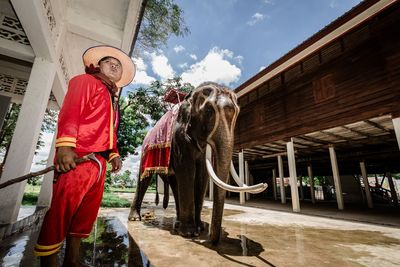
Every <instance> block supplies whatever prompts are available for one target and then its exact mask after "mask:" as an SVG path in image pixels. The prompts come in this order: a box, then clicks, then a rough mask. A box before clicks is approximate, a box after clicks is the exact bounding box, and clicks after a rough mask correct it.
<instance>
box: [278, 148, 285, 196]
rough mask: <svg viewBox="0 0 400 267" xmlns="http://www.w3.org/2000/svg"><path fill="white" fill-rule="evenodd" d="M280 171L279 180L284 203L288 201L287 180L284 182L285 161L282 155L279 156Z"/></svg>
mask: <svg viewBox="0 0 400 267" xmlns="http://www.w3.org/2000/svg"><path fill="white" fill-rule="evenodd" d="M278 172H279V179H280V180H279V181H280V189H281V202H282V204H285V203H286V193H285V182H284V174H283V162H282V156H280V155H279V156H278Z"/></svg>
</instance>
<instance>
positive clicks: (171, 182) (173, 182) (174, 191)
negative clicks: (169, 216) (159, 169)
mask: <svg viewBox="0 0 400 267" xmlns="http://www.w3.org/2000/svg"><path fill="white" fill-rule="evenodd" d="M168 181H169V185H170V186H171V189H172V194H173V195H174V200H175V210H176V221H175V225H174V228H179V225H180V222H179V198H178V184H177V183H176V177H175V175H171V176H169V177H168Z"/></svg>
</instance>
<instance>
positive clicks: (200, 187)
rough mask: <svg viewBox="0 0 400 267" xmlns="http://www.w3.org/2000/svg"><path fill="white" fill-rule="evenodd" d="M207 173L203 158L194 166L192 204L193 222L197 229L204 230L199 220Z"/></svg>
mask: <svg viewBox="0 0 400 267" xmlns="http://www.w3.org/2000/svg"><path fill="white" fill-rule="evenodd" d="M208 181H209V179H208V174H207V171H206V166H205V162H204V160H201V161H198V163H197V167H196V177H195V189H194V205H195V222H196V226H197V229H198V230H200V231H204V224H203V222H202V221H201V211H202V209H203V203H204V195H205V193H206V190H207V183H208Z"/></svg>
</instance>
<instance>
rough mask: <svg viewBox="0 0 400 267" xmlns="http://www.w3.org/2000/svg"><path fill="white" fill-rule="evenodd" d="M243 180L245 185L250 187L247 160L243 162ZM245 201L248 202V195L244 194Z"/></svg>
mask: <svg viewBox="0 0 400 267" xmlns="http://www.w3.org/2000/svg"><path fill="white" fill-rule="evenodd" d="M244 180H245V181H246V184H247V185H251V183H250V172H249V163H248V162H247V160H245V161H244ZM246 200H250V193H246Z"/></svg>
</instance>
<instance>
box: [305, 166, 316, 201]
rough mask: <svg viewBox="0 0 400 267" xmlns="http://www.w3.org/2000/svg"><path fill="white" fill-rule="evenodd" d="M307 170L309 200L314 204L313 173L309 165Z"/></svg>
mask: <svg viewBox="0 0 400 267" xmlns="http://www.w3.org/2000/svg"><path fill="white" fill-rule="evenodd" d="M307 172H308V178H309V179H310V191H311V202H312V203H313V204H315V190H314V175H313V171H312V166H311V165H308V166H307Z"/></svg>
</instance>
